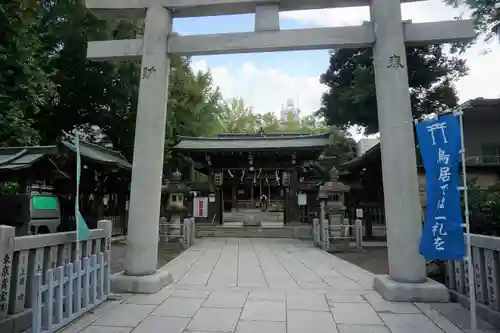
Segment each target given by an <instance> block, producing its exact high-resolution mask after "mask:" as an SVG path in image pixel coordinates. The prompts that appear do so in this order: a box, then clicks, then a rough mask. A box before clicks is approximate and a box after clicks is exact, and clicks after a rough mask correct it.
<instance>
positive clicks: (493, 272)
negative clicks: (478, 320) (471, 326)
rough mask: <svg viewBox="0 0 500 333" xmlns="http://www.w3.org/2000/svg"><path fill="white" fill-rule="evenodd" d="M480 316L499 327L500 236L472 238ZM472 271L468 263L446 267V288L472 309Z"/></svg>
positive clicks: (448, 264)
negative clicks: (470, 271) (470, 277)
mask: <svg viewBox="0 0 500 333" xmlns="http://www.w3.org/2000/svg"><path fill="white" fill-rule="evenodd" d="M471 245H472V264H473V267H474V273H473V274H474V282H475V293H476V304H477V313H478V315H479V316H480V317H482V318H483V319H486V320H487V321H489V322H490V323H492V324H494V325H496V326H500V298H499V293H500V237H493V236H483V235H476V234H472V235H471ZM468 278H469V272H468V269H467V263H466V262H465V261H450V262H447V264H446V286H447V287H448V288H449V289H450V293H451V297H452V299H453V300H456V301H458V302H460V303H461V304H462V305H464V306H466V307H467V306H469V292H470V290H469V280H468Z"/></svg>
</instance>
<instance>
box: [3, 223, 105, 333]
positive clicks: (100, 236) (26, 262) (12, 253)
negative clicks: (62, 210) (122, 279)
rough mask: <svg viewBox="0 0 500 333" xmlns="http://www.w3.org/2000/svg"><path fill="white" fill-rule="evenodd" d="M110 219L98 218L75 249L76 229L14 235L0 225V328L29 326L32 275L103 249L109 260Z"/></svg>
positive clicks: (14, 332)
mask: <svg viewBox="0 0 500 333" xmlns="http://www.w3.org/2000/svg"><path fill="white" fill-rule="evenodd" d="M111 230H112V223H111V221H99V222H98V229H94V230H90V234H89V236H88V238H87V239H86V240H85V241H83V242H80V253H77V251H76V248H77V247H76V241H75V240H76V233H75V232H63V233H56V234H45V235H36V236H22V237H15V229H14V228H13V227H9V226H5V225H0V260H1V261H2V262H1V270H0V331H1V332H6V333H18V332H22V331H25V330H27V329H29V328H30V327H31V324H32V316H31V304H32V301H33V300H32V299H31V298H32V296H31V295H32V294H33V281H34V276H35V275H37V274H41V275H42V276H44V277H45V276H46V272H47V271H48V270H51V269H55V268H57V267H59V266H65V265H66V264H68V263H75V262H77V261H79V260H82V259H84V258H91V257H92V256H93V255H96V256H98V255H99V254H100V253H104V258H105V260H106V261H107V262H109V258H110V248H111Z"/></svg>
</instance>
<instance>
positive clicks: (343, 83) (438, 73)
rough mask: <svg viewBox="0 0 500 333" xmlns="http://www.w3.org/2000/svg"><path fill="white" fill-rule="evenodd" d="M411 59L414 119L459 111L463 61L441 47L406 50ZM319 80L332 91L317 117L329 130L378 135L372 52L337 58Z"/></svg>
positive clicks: (342, 52)
mask: <svg viewBox="0 0 500 333" xmlns="http://www.w3.org/2000/svg"><path fill="white" fill-rule="evenodd" d="M406 57H407V62H408V77H409V84H410V98H411V104H412V113H413V117H420V116H422V115H424V114H429V113H432V112H440V111H443V110H447V109H449V108H452V107H455V106H456V105H457V103H458V97H457V95H456V91H455V88H454V86H453V82H454V81H455V80H456V79H458V78H459V77H461V76H464V75H465V74H466V72H467V68H466V66H465V61H464V60H461V59H459V58H458V57H456V56H452V55H446V54H445V52H444V47H443V46H442V45H429V46H423V47H407V48H406ZM320 80H321V83H323V84H325V85H326V86H327V87H328V88H329V90H328V91H327V92H326V93H325V94H324V95H323V98H322V106H321V108H320V110H319V111H318V115H320V116H323V117H324V118H325V119H326V121H327V124H328V125H335V126H337V127H339V128H340V129H347V128H349V127H351V126H353V125H358V126H362V127H363V128H364V131H365V134H373V133H377V132H378V128H379V126H378V117H377V99H376V94H375V76H374V69H373V52H372V49H371V48H370V49H342V50H337V51H334V52H332V53H331V57H330V66H329V68H328V70H327V71H326V72H325V73H324V74H323V75H322V76H321V79H320Z"/></svg>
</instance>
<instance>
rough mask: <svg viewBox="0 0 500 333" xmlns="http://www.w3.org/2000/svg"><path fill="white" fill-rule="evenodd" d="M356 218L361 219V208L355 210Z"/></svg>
mask: <svg viewBox="0 0 500 333" xmlns="http://www.w3.org/2000/svg"><path fill="white" fill-rule="evenodd" d="M356 218H357V219H358V220H361V219H362V218H363V209H362V208H357V209H356Z"/></svg>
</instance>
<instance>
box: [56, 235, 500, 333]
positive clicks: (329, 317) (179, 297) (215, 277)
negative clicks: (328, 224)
mask: <svg viewBox="0 0 500 333" xmlns="http://www.w3.org/2000/svg"><path fill="white" fill-rule="evenodd" d="M167 267H168V270H169V271H170V272H171V273H172V274H173V277H174V280H175V282H174V283H173V284H171V285H170V286H168V287H166V288H164V289H163V290H161V291H160V292H158V293H156V294H154V295H123V298H122V300H121V301H110V302H106V303H105V304H104V305H103V306H101V307H100V308H98V309H96V311H94V313H92V314H88V315H86V316H85V317H83V318H82V319H80V320H79V321H77V322H75V323H73V324H72V325H71V326H70V327H68V328H66V329H65V331H64V333H75V332H85V333H128V332H133V333H181V332H182V333H188V332H190V333H208V332H210V333H216V332H217V333H218V332H221V333H222V332H231V333H232V332H236V333H309V332H310V333H337V332H340V333H443V332H446V333H461V332H469V331H468V330H467V329H465V330H462V329H460V328H458V327H457V326H455V325H454V324H453V323H452V322H451V321H449V320H448V319H446V318H445V317H444V316H442V315H441V313H440V312H439V311H437V310H436V308H434V307H433V306H431V305H429V304H424V303H416V304H412V303H391V302H387V301H385V300H383V299H382V298H381V297H380V296H379V295H378V294H377V293H376V292H374V291H373V289H372V282H373V274H372V273H369V272H367V271H365V270H363V269H361V268H359V267H357V266H354V265H352V264H350V263H348V262H346V261H343V260H341V259H339V258H337V257H335V256H332V255H330V254H327V253H325V252H322V251H320V250H317V249H315V248H314V247H313V245H312V244H311V243H308V242H302V241H298V240H278V239H220V238H219V239H203V240H199V241H198V244H197V245H196V246H194V247H192V248H190V249H189V250H187V251H185V252H184V253H183V254H182V255H181V256H179V257H178V258H176V259H175V260H173V261H172V262H170V263H169V264H168V266H167ZM441 306H443V305H441ZM445 306H450V307H452V308H453V307H456V305H454V304H449V305H448V304H446V305H445ZM450 309H451V308H450ZM458 310H459V309H458ZM460 316H461V317H464V315H463V314H461V315H460ZM480 324H481V327H482V328H485V329H487V330H485V331H484V332H496V330H494V329H493V327H491V326H489V325H487V324H486V323H484V322H482V321H480Z"/></svg>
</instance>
